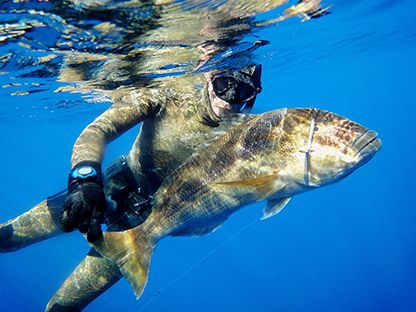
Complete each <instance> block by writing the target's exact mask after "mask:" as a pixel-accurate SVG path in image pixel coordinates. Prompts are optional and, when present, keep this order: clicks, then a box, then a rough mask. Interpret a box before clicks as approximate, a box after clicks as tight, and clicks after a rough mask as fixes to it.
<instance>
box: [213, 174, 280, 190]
mask: <svg viewBox="0 0 416 312" xmlns="http://www.w3.org/2000/svg"><path fill="white" fill-rule="evenodd" d="M276 177H277V174H272V175H268V176H263V177H259V178H253V179H247V180H239V181H226V182H217V184H222V185H228V186H236V187H244V186H253V187H256V186H257V187H261V186H265V185H269V184H271V183H273V182H274V181H275V179H276Z"/></svg>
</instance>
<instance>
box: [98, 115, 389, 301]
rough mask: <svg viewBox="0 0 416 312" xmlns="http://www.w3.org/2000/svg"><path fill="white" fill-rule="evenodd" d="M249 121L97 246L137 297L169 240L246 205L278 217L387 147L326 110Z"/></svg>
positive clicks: (208, 228)
mask: <svg viewBox="0 0 416 312" xmlns="http://www.w3.org/2000/svg"><path fill="white" fill-rule="evenodd" d="M234 119H235V118H234ZM245 119H246V120H245V121H243V122H241V123H239V124H237V125H235V126H233V127H231V128H230V129H229V130H228V131H227V132H226V133H225V134H223V135H221V136H220V137H218V138H217V139H216V140H215V141H213V142H212V143H211V144H209V145H207V146H205V147H203V148H201V149H200V150H199V151H198V152H196V153H195V154H194V155H193V156H192V157H190V158H189V159H188V160H187V161H186V162H185V163H184V164H183V165H182V166H181V167H179V168H178V169H177V170H176V171H175V172H174V173H173V174H172V175H171V176H169V177H168V178H167V179H166V180H165V181H164V183H163V184H162V186H161V187H160V189H159V190H158V191H157V192H156V194H155V196H154V198H153V210H152V212H151V214H150V215H149V217H148V218H147V220H146V221H145V222H144V223H143V224H141V225H139V226H137V227H135V228H133V229H130V230H127V231H123V232H105V233H104V236H103V239H102V240H100V241H99V242H98V243H96V244H95V245H94V246H95V247H96V249H97V250H98V251H99V252H100V253H101V254H102V255H103V256H105V257H107V258H110V259H112V260H114V261H116V262H117V264H118V265H119V267H120V269H121V272H122V273H123V275H124V276H125V277H126V279H127V280H128V281H129V283H130V284H131V286H132V287H133V289H134V292H135V293H136V295H137V297H138V298H139V297H140V295H141V294H142V292H143V289H144V287H145V285H146V282H147V276H148V271H149V264H150V259H151V257H152V253H153V250H154V248H155V246H156V244H157V242H158V241H159V240H160V239H162V238H163V237H165V236H168V235H171V236H192V235H203V234H207V233H210V232H212V231H214V230H215V229H217V228H218V227H220V226H221V225H222V224H223V223H224V222H225V221H226V220H227V218H228V217H229V216H230V215H231V214H232V213H234V212H236V211H237V210H238V209H240V208H241V207H243V206H245V205H248V204H250V203H254V202H258V201H262V200H267V204H266V207H265V209H264V215H263V218H268V217H271V216H273V215H275V214H276V213H278V212H279V211H280V210H281V209H282V208H283V207H284V206H285V205H286V204H287V203H288V202H289V200H290V198H291V196H293V195H295V194H298V193H301V192H305V191H308V190H312V189H315V188H318V187H321V186H324V185H328V184H331V183H334V182H336V181H339V180H341V179H343V178H344V177H346V176H348V175H349V174H350V173H351V172H353V171H354V170H355V169H357V168H358V167H360V166H362V165H363V164H365V163H366V162H367V161H368V160H370V159H371V158H372V157H373V156H374V155H375V153H376V152H377V151H378V150H379V149H380V148H381V141H380V140H379V139H378V138H377V133H376V132H374V131H371V130H369V129H367V128H365V127H363V126H361V125H359V124H357V123H355V122H353V121H350V120H348V119H346V118H344V117H341V116H339V115H336V114H333V113H330V112H327V111H323V110H319V109H309V108H307V109H280V110H275V111H271V112H268V113H264V114H260V115H250V116H248V117H245Z"/></svg>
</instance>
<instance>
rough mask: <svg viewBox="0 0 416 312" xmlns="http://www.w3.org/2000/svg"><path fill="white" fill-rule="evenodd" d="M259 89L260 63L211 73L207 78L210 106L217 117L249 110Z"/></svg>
mask: <svg viewBox="0 0 416 312" xmlns="http://www.w3.org/2000/svg"><path fill="white" fill-rule="evenodd" d="M261 90H262V88H261V65H253V66H249V67H247V68H244V69H242V70H233V71H232V70H229V71H225V72H222V73H216V74H211V75H210V76H209V79H208V94H209V98H210V102H211V107H212V110H213V112H214V113H215V115H217V116H218V117H221V116H223V115H224V114H227V113H229V112H231V113H238V112H241V111H243V112H245V113H248V112H250V110H251V108H252V107H253V105H254V102H255V100H256V97H257V94H259V93H260V92H261ZM243 107H244V109H243Z"/></svg>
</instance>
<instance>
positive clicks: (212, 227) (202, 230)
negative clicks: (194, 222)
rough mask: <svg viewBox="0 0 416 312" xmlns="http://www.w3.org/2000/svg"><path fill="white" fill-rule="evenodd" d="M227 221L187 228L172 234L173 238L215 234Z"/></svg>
mask: <svg viewBox="0 0 416 312" xmlns="http://www.w3.org/2000/svg"><path fill="white" fill-rule="evenodd" d="M226 220H227V219H222V220H220V221H218V222H215V223H212V224H209V225H207V226H203V227H197V228H186V229H183V230H181V231H178V232H175V233H174V234H172V236H202V235H206V234H209V233H213V232H215V231H216V230H218V229H219V228H220V227H221V226H222V225H223V224H224V222H225V221H226Z"/></svg>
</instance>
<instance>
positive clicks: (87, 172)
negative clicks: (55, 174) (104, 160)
mask: <svg viewBox="0 0 416 312" xmlns="http://www.w3.org/2000/svg"><path fill="white" fill-rule="evenodd" d="M96 175H97V171H95V169H94V168H93V167H91V166H81V167H79V168H77V169H75V171H74V172H73V173H72V178H74V179H77V178H78V179H86V178H89V177H94V176H96Z"/></svg>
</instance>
